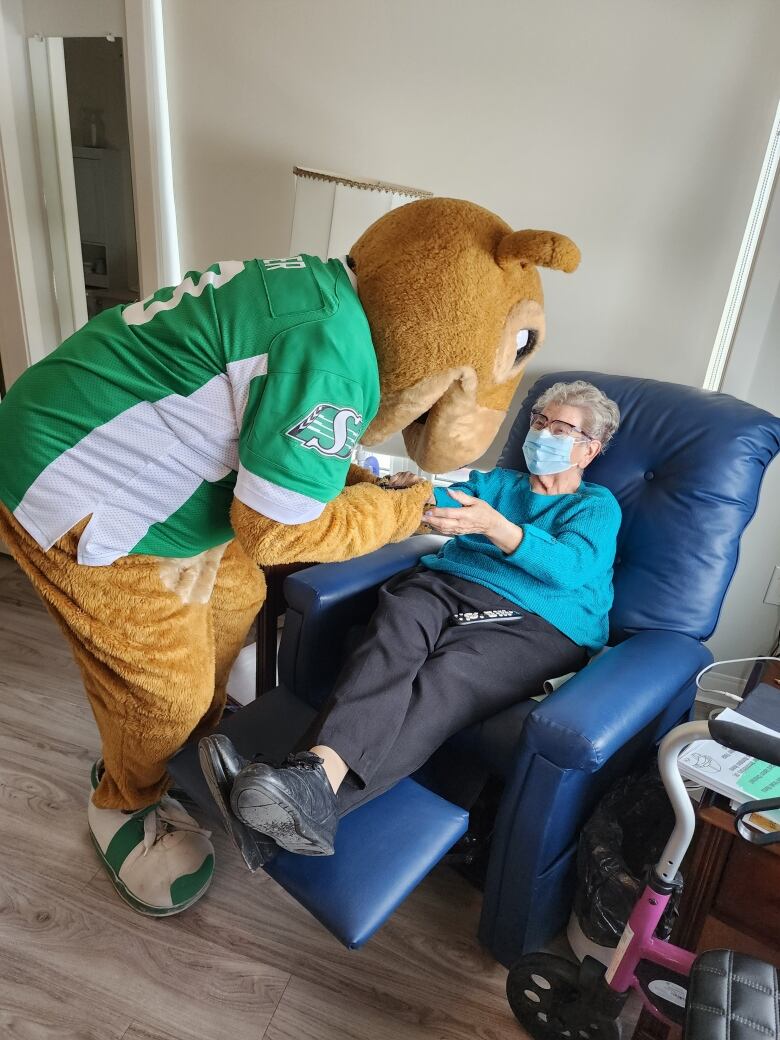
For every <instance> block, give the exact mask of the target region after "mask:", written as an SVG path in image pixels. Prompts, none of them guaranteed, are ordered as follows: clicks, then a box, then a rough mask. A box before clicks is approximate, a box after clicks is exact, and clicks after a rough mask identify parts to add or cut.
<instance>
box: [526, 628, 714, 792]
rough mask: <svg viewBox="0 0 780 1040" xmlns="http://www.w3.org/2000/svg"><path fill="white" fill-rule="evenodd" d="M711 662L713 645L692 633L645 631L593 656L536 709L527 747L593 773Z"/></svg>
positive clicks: (561, 764)
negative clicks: (601, 654)
mask: <svg viewBox="0 0 780 1040" xmlns="http://www.w3.org/2000/svg"><path fill="white" fill-rule="evenodd" d="M711 661H712V654H711V653H710V652H709V650H708V649H707V648H706V647H705V646H703V645H702V644H701V643H699V642H698V641H697V640H695V639H692V638H691V637H690V636H685V635H681V634H680V633H679V632H664V631H654V630H653V631H645V632H639V633H637V634H636V635H634V636H631V637H630V638H628V639H626V640H625V642H623V643H620V644H618V646H615V647H613V648H612V649H611V650H610V651H609V653H606V654H604V655H603V656H601V657H598V658H596V659H595V660H593V661H591V663H590V664H589V665H587V666H586V667H585V668H583V670H582V671H581V672H579V673H578V674H577V675H575V676H574V677H573V678H572V679H570V680H569V681H568V682H567V683H565V684H564V685H563V686H562V687H561V688H560V689H558V690H556V692H555V693H553V694H552V695H551V696H549V697H548V698H547V699H546V700H545V701H543V702H542V703H541V704H540V705H539V706H538V707H537V708H536V709H535V710H534V711H533V712H532V713H531V715H530V716H529V718H528V721H527V722H526V724H525V727H524V729H523V751H524V753H526V754H529V753H530V754H533V753H537V754H540V755H542V756H544V758H545V759H547V760H548V761H549V762H552V763H553V764H554V765H556V766H559V767H561V768H564V769H580V770H582V771H583V772H586V773H593V772H595V771H596V770H597V769H599V768H601V766H603V765H604V764H605V763H606V762H607V761H609V759H610V758H611V757H612V755H614V754H616V752H617V751H619V750H620V748H621V747H623V745H624V744H626V743H627V742H628V741H629V740H630V739H631V738H632V737H633V736H634V735H635V734H637V733H639V732H640V731H641V730H642V729H643V728H644V727H645V726H646V725H648V724H649V723H650V722H652V720H653V719H654V718H656V717H657V716H658V715H659V714H660V713H661V712H662V711H663V710H664V708H666V707H667V705H668V704H669V702H670V701H672V700H673V699H674V697H676V696H677V695H678V694H679V693H680V691H681V690H682V689H684V688H685V687H686V686H687V685H688V684H689V683H691V682H692V680H693V678H694V677H695V675H696V674H697V672H698V671H699V670H700V669H701V668H703V667H704V666H705V665H707V664H709V663H710V662H711Z"/></svg>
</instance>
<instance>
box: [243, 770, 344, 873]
mask: <svg viewBox="0 0 780 1040" xmlns="http://www.w3.org/2000/svg"><path fill="white" fill-rule="evenodd" d="M230 804H231V805H232V807H233V812H234V813H235V814H236V815H237V816H239V817H240V818H241V819H242V820H243V822H244V823H245V824H247V826H249V827H252V828H253V829H254V830H257V831H260V832H261V833H262V834H266V835H268V837H269V838H273V840H274V841H275V842H276V844H277V845H279V846H281V848H283V849H287V851H288V852H297V853H298V854H299V855H301V856H332V855H333V851H334V849H333V841H334V838H335V836H336V826H337V824H338V815H337V810H336V795H335V794H334V793H333V788H332V787H331V786H330V781H329V780H328V777H327V775H326V773H325V770H324V769H323V767H322V759H321V758H319V757H318V756H317V755H314V754H312V753H311V751H302V752H300V753H299V754H297V755H288V756H287V759H286V761H285V762H284V764H283V765H281V766H278V767H276V766H270V765H267V764H266V763H263V762H251V763H249V764H248V765H246V766H245V767H244V768H243V769H242V770H241V772H240V773H239V774H238V776H237V777H236V780H235V783H234V784H233V790H232V792H231V795H230Z"/></svg>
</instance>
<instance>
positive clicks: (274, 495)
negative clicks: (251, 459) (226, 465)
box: [233, 465, 325, 526]
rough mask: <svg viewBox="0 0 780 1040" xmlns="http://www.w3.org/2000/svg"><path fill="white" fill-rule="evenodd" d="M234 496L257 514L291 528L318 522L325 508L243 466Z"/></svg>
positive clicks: (313, 500)
mask: <svg viewBox="0 0 780 1040" xmlns="http://www.w3.org/2000/svg"><path fill="white" fill-rule="evenodd" d="M233 494H234V495H235V497H236V498H237V499H238V500H239V501H240V502H243V503H244V505H245V506H249V508H250V509H254V511H255V512H256V513H262V515H263V516H267V517H268V519H269V520H276V522H277V523H280V524H288V525H289V526H293V525H295V524H307V523H309V521H311V520H316V519H317V518H318V517H319V516H320V514H321V513H322V511H323V509H324V508H325V503H324V502H318V501H317V499H316V498H309V496H308V495H302V494H301V493H300V491H290V489H289V488H285V487H280V485H279V484H273V483H271V481H270V480H266V479H265V478H264V477H258V476H256V475H255V474H254V473H250V471H249V470H248V469H245V468H244V467H243V466H241V465H240V466H239V467H238V479H237V480H236V486H235V489H234V491H233Z"/></svg>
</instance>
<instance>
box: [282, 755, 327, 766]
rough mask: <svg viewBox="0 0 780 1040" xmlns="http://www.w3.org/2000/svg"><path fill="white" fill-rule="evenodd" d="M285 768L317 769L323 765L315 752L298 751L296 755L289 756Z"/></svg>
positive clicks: (285, 761)
mask: <svg viewBox="0 0 780 1040" xmlns="http://www.w3.org/2000/svg"><path fill="white" fill-rule="evenodd" d="M284 764H285V766H295V767H297V768H298V769H316V768H317V766H321V765H322V759H321V758H320V756H319V755H315V754H314V752H313V751H298V752H297V753H296V754H294V755H288V756H287V758H286V759H285V760H284Z"/></svg>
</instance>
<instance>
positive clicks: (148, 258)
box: [0, 0, 181, 387]
mask: <svg viewBox="0 0 780 1040" xmlns="http://www.w3.org/2000/svg"><path fill="white" fill-rule="evenodd" d="M7 2H8V0H0V14H2V15H3V17H2V18H0V237H2V239H3V241H2V243H0V277H2V286H1V287H0V310H1V311H2V312H3V314H2V321H1V322H0V333H3V334H2V336H0V364H1V365H2V370H3V373H4V377H5V383H6V387H8V386H10V385H11V383H13V381H14V380H15V379H16V378H17V377H18V376H19V375H21V373H22V372H23V371H24V370H25V369H26V368H28V367H29V366H30V365H31V364H33V363H34V362H36V361H39V360H40V359H41V358H42V357H45V355H46V354H48V353H49V352H50V351H51V350H53V349H54V347H56V346H57V344H58V343H59V342H60V340H61V336H60V335H59V331H60V330H59V328H58V327H57V320H56V315H57V313H58V308H57V299H56V293H55V283H54V271H55V268H54V261H53V257H52V249H51V246H50V243H49V237H48V227H47V223H46V216H45V207H44V201H43V200H44V184H43V174H42V164H41V157H40V151H39V149H38V148H36V149H35V155H34V176H31V172H32V170H31V167H32V164H31V162H30V161H29V160H30V154H29V151H28V152H27V153H25V148H27V149H29V140H28V139H29V135H30V134H31V133H32V134H34V133H35V129H36V126H35V120H34V99H33V96H32V81H31V77H30V64H29V63H30V57H29V48H28V46H27V39H23V38H21V36H20V31H21V30H20V29H19V27H18V26H15V25H14V24H13V20H12V18H11V17H10V16H8V17H7V16H6V11H5V10H4V9H3V5H4V3H7ZM12 2H13V0H12ZM17 2H18V0H17ZM23 17H24V25H23V27H22V28H23V33H24V36H25V37H30V36H37V37H38V38H44V39H45V38H47V37H57V38H59V37H67V36H109V37H111V36H121V37H122V38H123V39H124V55H125V90H126V94H127V107H128V128H129V133H130V161H131V168H132V176H133V204H134V210H135V220H136V236H137V247H138V273H139V282H140V289H141V295H142V296H146V295H148V294H149V293H152V292H154V291H155V290H156V289H157V288H159V287H160V286H161V285H172V284H176V283H177V282H178V281H180V275H181V271H180V265H179V243H178V233H177V226H176V208H175V203H174V193H173V170H172V163H171V146H170V130H169V123H168V98H167V84H166V74H165V45H164V38H163V18H162V0H128V2H127V3H124V2H122V0H114V2H112V3H109V4H106V3H105V2H104V0H87V3H82V4H81V5H79V9H78V11H77V12H74V14H73V17H72V18H71V17H69V14H68V11H67V9H66V8H65V7H64V5H61V3H60V2H59V0H57V2H56V3H54V2H47V0H38V2H37V3H36V4H34V5H32V6H28V7H25V8H23ZM20 46H23V48H24V55H25V58H24V61H25V67H26V72H27V82H26V83H25V84H18V83H17V85H16V87H17V89H16V90H12V89H11V88H12V82H11V71H10V63H9V62H8V61H5V60H3V58H4V57H5V56H6V54H8V53H9V52H10V48H13V47H16V48H17V54H18V53H19V51H18V48H19V47H20ZM54 47H55V48H56V44H55V45H54ZM25 135H27V138H25ZM60 187H61V188H63V189H65V190H67V184H61V185H60ZM73 191H74V194H75V186H73ZM35 249H37V250H38V255H39V256H40V255H45V256H46V257H47V260H48V278H47V279H44V278H43V277H42V275H41V264H40V263H39V264H38V267H37V271H36V264H35V262H34V256H33V253H34V251H35Z"/></svg>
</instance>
